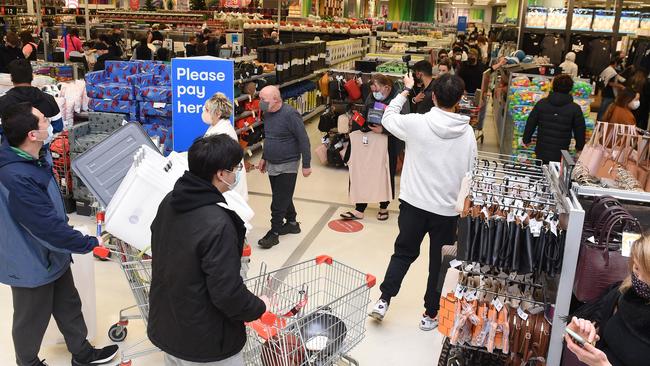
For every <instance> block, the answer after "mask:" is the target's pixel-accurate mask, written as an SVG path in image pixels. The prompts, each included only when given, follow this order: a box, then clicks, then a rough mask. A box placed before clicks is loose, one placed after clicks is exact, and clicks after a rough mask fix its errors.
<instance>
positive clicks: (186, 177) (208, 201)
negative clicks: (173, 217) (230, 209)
mask: <svg viewBox="0 0 650 366" xmlns="http://www.w3.org/2000/svg"><path fill="white" fill-rule="evenodd" d="M218 203H226V199H225V198H224V197H223V194H221V192H219V190H218V189H217V188H216V187H215V186H213V185H212V184H211V183H209V182H206V181H205V180H203V179H201V178H199V177H197V176H196V175H194V174H192V173H190V172H189V171H186V172H185V174H183V176H182V177H180V178H179V179H178V181H177V182H176V184H175V185H174V190H173V191H172V196H171V202H170V204H171V206H172V207H173V208H174V209H175V210H177V211H179V212H188V211H192V210H195V209H197V208H199V207H203V206H210V205H216V204H218Z"/></svg>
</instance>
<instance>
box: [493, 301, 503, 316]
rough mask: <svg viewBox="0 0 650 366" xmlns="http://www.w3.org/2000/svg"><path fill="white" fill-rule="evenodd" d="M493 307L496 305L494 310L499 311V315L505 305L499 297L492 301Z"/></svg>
mask: <svg viewBox="0 0 650 366" xmlns="http://www.w3.org/2000/svg"><path fill="white" fill-rule="evenodd" d="M492 305H494V308H495V309H496V310H497V313H498V312H500V311H501V309H503V303H502V302H501V300H499V298H498V297H495V298H494V300H492Z"/></svg>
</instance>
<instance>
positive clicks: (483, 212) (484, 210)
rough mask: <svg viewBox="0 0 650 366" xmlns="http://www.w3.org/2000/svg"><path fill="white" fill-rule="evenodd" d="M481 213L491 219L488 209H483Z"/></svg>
mask: <svg viewBox="0 0 650 366" xmlns="http://www.w3.org/2000/svg"><path fill="white" fill-rule="evenodd" d="M481 213H482V214H483V215H485V217H486V218H490V213H489V212H488V210H487V207H483V209H482V210H481Z"/></svg>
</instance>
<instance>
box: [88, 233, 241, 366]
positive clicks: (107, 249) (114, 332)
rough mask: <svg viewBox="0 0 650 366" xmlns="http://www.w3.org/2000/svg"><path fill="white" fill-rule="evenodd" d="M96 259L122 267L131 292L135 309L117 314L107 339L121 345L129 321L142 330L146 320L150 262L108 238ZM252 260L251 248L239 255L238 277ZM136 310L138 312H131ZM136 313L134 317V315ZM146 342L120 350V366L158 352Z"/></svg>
mask: <svg viewBox="0 0 650 366" xmlns="http://www.w3.org/2000/svg"><path fill="white" fill-rule="evenodd" d="M94 254H95V256H97V257H99V258H104V259H109V258H110V260H112V261H114V262H117V263H119V264H120V266H121V267H122V270H123V272H124V276H125V277H126V281H127V283H128V284H129V287H130V288H131V291H132V292H133V297H134V298H135V305H133V306H129V307H127V308H124V309H122V310H120V317H119V321H118V322H117V323H115V324H113V325H112V326H111V327H110V328H109V330H108V338H110V339H111V340H112V341H113V342H122V341H124V340H125V339H126V336H127V326H128V325H129V321H130V320H142V321H143V322H144V325H145V327H146V326H147V321H148V319H149V288H150V287H151V258H150V257H149V256H148V255H147V254H145V252H144V251H140V250H138V249H136V248H134V247H132V246H131V245H129V244H127V243H125V242H124V241H122V240H119V239H117V238H115V237H111V238H110V240H109V241H107V242H106V243H104V246H100V247H97V248H95V250H94ZM250 256H251V247H250V246H249V245H246V246H245V247H244V252H243V255H242V260H241V262H242V267H241V275H242V277H243V278H246V273H247V272H248V268H249V264H250ZM136 308H137V312H135V311H134V309H136ZM134 313H135V314H134ZM147 343H148V338H147V337H145V338H143V339H140V340H138V341H137V342H136V343H135V344H133V345H131V346H129V347H127V348H123V349H122V353H121V361H120V366H131V364H132V360H133V359H134V358H137V357H142V356H145V355H148V354H151V353H155V352H158V351H159V349H158V348H157V347H154V346H153V345H151V346H150V347H146V345H147Z"/></svg>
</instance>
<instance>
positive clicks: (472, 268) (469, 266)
mask: <svg viewBox="0 0 650 366" xmlns="http://www.w3.org/2000/svg"><path fill="white" fill-rule="evenodd" d="M473 270H474V265H473V264H472V263H470V264H468V265H467V266H465V272H472V271H473Z"/></svg>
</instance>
